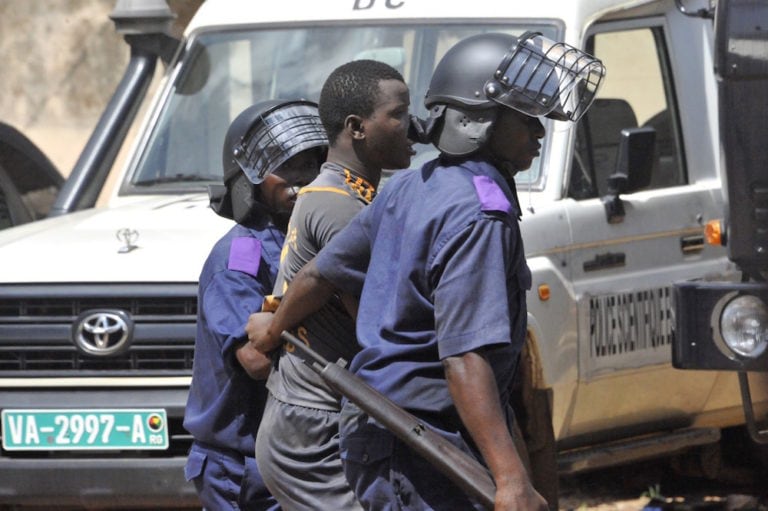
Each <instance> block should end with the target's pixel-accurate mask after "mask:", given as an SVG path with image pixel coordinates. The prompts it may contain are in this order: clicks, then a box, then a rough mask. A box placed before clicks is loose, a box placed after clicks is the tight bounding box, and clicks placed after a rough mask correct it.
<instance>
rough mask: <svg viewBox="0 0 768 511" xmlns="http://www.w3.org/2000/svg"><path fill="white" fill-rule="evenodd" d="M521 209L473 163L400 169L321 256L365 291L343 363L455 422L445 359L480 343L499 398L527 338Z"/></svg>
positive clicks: (419, 409) (352, 287)
mask: <svg viewBox="0 0 768 511" xmlns="http://www.w3.org/2000/svg"><path fill="white" fill-rule="evenodd" d="M518 217H519V205H518V203H517V200H516V195H515V194H513V193H512V191H511V190H510V189H509V187H508V185H507V183H506V182H505V181H504V179H503V177H502V176H501V175H500V174H499V172H498V171H497V170H496V169H495V168H494V167H493V166H491V165H490V164H488V163H485V162H483V161H480V160H474V159H467V160H465V161H462V162H459V163H453V164H447V165H445V166H441V162H440V161H437V160H436V161H433V162H429V163H427V164H425V165H424V167H422V168H421V169H420V170H413V171H401V172H398V173H396V174H395V176H394V177H393V178H392V179H390V181H389V182H388V183H387V184H386V185H385V186H384V188H383V189H382V190H381V192H380V193H379V195H378V197H377V199H376V200H375V201H374V202H373V204H372V205H371V206H369V207H368V208H366V209H364V210H363V211H362V212H361V213H360V214H358V215H357V216H356V217H355V219H353V221H352V222H351V223H350V224H349V226H347V227H346V228H345V229H344V230H343V231H342V232H340V233H339V234H338V235H337V236H336V237H335V238H334V239H333V240H331V242H330V243H329V244H328V245H327V246H326V247H325V248H324V249H323V250H322V251H321V252H320V253H319V255H318V257H317V259H316V264H317V267H318V269H319V271H320V273H321V274H322V275H323V276H324V277H325V278H327V279H329V280H330V281H331V282H333V283H334V284H335V285H336V286H337V287H339V288H340V289H343V290H345V291H347V292H350V293H358V294H359V293H361V300H360V309H359V311H358V316H357V335H358V340H359V343H360V345H361V347H362V350H361V351H360V352H359V353H358V354H357V355H356V356H355V358H354V359H353V361H352V363H351V365H350V369H351V370H352V371H353V372H354V373H356V374H357V375H358V376H360V377H361V378H362V379H363V380H364V381H366V382H367V383H369V384H370V385H372V386H373V387H374V388H376V389H378V390H379V391H381V392H383V393H384V394H385V395H387V396H389V397H390V398H391V399H392V400H393V401H395V402H396V403H398V404H399V405H401V406H402V407H404V408H405V409H407V410H409V411H410V412H411V413H414V414H415V415H417V416H419V417H422V418H424V419H429V422H430V423H431V424H432V425H433V426H435V427H439V428H442V429H446V430H455V429H457V428H460V427H461V426H460V424H461V423H460V421H459V418H458V414H457V412H456V409H455V408H454V406H453V400H452V399H451V396H450V393H449V391H448V386H447V382H446V380H445V372H444V369H443V366H442V362H441V360H442V359H444V358H446V357H450V356H454V355H460V354H463V353H467V352H470V351H478V350H482V351H483V352H484V353H485V354H486V355H487V359H488V361H489V362H490V364H491V366H492V368H493V371H494V374H495V377H496V382H497V385H498V388H499V391H500V397H501V399H502V402H506V399H507V397H508V396H507V392H508V389H509V387H510V385H511V381H512V377H513V373H514V369H515V367H516V360H517V355H518V354H519V352H520V349H521V347H522V345H523V342H524V340H525V330H526V306H525V292H526V290H527V289H529V288H530V285H531V274H530V270H529V269H528V266H527V264H526V262H525V256H524V250H523V243H522V238H521V236H520V230H519V225H518Z"/></svg>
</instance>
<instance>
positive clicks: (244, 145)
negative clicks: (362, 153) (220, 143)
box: [234, 103, 328, 184]
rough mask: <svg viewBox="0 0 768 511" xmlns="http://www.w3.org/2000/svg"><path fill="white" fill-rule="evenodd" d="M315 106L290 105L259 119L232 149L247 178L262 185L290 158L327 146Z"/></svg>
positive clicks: (326, 139) (326, 138)
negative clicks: (268, 176) (265, 179)
mask: <svg viewBox="0 0 768 511" xmlns="http://www.w3.org/2000/svg"><path fill="white" fill-rule="evenodd" d="M327 146H328V137H327V136H326V134H325V130H324V129H323V125H322V123H321V122H320V117H319V116H318V114H317V107H315V106H314V105H309V104H301V103H298V104H297V103H293V104H289V105H287V106H283V107H279V108H277V109H275V110H272V111H270V112H268V113H267V114H266V115H264V116H262V117H261V122H259V123H254V125H253V127H252V128H251V129H250V130H249V131H248V132H247V133H246V134H245V135H244V136H243V138H242V140H241V141H240V143H239V144H238V145H237V146H235V149H234V158H235V161H236V162H237V164H238V165H239V166H240V168H241V169H242V170H243V172H244V173H245V175H246V176H248V179H249V180H250V181H251V182H252V183H254V184H259V183H261V182H262V181H263V180H264V178H265V177H266V176H267V175H269V174H271V173H272V172H274V171H276V170H277V169H278V167H280V165H282V164H283V163H285V162H286V161H287V160H288V159H290V158H291V157H293V156H295V155H297V154H299V153H300V152H302V151H305V150H307V149H312V148H315V147H323V148H324V147H327Z"/></svg>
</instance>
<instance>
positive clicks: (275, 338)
mask: <svg viewBox="0 0 768 511" xmlns="http://www.w3.org/2000/svg"><path fill="white" fill-rule="evenodd" d="M273 317H274V314H273V313H271V312H254V313H253V314H251V315H250V316H249V317H248V324H246V325H245V333H247V334H248V344H249V345H250V346H251V347H252V348H253V349H255V350H256V351H258V352H260V353H263V354H264V355H266V354H268V353H269V352H271V351H273V350H275V349H276V348H279V347H280V345H281V343H282V341H281V340H280V332H277V334H274V333H273V332H272V331H271V330H270V328H269V327H270V326H271V325H272V319H273Z"/></svg>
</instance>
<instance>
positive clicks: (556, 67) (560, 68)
mask: <svg viewBox="0 0 768 511" xmlns="http://www.w3.org/2000/svg"><path fill="white" fill-rule="evenodd" d="M604 75H605V68H604V67H603V64H602V63H601V62H600V61H599V60H597V59H596V58H594V57H592V56H590V55H588V54H586V53H584V52H582V51H581V50H578V49H576V48H574V47H572V46H569V45H567V44H565V43H558V42H554V41H551V40H550V39H547V38H546V37H544V36H543V35H541V34H540V33H537V32H526V33H525V34H523V35H522V36H520V37H515V36H512V35H509V34H502V33H486V34H478V35H475V36H471V37H468V38H466V39H463V40H461V41H459V42H458V43H456V44H455V45H454V46H453V47H451V48H450V49H449V50H448V52H446V54H445V55H444V56H443V58H442V59H441V60H440V62H439V63H438V64H437V67H436V68H435V71H434V73H433V74H432V81H431V83H430V86H429V90H428V91H427V95H426V97H425V100H424V104H425V105H426V107H427V108H428V109H429V111H430V118H431V121H432V122H430V123H429V124H430V125H434V126H435V131H434V133H432V135H431V139H432V141H433V143H434V144H435V145H436V146H437V148H438V149H440V151H441V152H443V153H445V154H447V155H451V156H463V155H467V154H471V153H473V152H475V151H477V150H478V149H480V148H481V147H482V146H483V145H484V144H485V142H486V141H487V140H488V138H489V135H490V130H491V128H492V126H493V123H494V121H495V120H496V115H497V112H498V108H499V107H506V108H512V109H514V110H517V111H519V112H522V113H524V114H526V115H529V116H533V117H537V116H546V117H550V118H553V119H556V120H560V121H577V120H578V119H579V118H580V117H581V116H582V115H583V114H584V112H586V110H587V109H588V108H589V106H590V105H591V104H592V102H593V101H594V98H595V94H596V93H597V90H598V88H599V86H600V83H601V82H602V79H603V76H604ZM438 120H439V121H440V122H438Z"/></svg>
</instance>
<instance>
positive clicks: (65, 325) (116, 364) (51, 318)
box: [0, 283, 197, 377]
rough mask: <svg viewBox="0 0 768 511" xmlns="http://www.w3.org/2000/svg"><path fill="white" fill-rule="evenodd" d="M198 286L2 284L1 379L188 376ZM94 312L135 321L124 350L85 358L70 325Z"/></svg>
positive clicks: (192, 346)
mask: <svg viewBox="0 0 768 511" xmlns="http://www.w3.org/2000/svg"><path fill="white" fill-rule="evenodd" d="M196 309H197V285H196V284H157V283H152V284H114V285H108V286H105V285H103V284H99V285H86V284H80V285H71V284H68V285H47V286H28V285H18V286H16V285H2V286H0V376H6V377H7V376H11V375H13V376H15V377H20V376H29V377H55V376H75V375H76V376H81V377H82V376H89V375H91V376H128V375H130V376H136V375H147V376H153V375H154V376H159V375H162V376H178V375H190V374H191V371H192V356H193V352H194V339H195V318H196V312H197V310H196ZM91 310H109V311H121V312H122V313H126V314H128V316H129V317H130V318H131V319H132V320H133V322H134V329H133V335H132V339H131V340H130V341H129V346H128V348H127V349H125V350H123V351H121V352H120V353H118V354H115V355H112V356H95V355H92V354H88V353H84V352H82V351H81V350H80V349H78V348H77V347H76V345H75V343H74V342H73V341H72V330H73V325H74V324H75V323H76V321H77V319H78V317H79V316H80V315H81V314H84V313H87V312H88V311H91Z"/></svg>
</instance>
